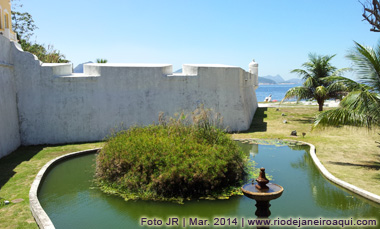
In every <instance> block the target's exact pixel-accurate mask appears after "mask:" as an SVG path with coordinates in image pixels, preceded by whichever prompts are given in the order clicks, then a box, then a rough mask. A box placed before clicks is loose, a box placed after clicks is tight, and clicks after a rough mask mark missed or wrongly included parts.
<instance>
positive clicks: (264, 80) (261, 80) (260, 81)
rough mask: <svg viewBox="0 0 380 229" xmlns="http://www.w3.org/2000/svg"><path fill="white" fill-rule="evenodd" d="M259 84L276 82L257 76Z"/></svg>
mask: <svg viewBox="0 0 380 229" xmlns="http://www.w3.org/2000/svg"><path fill="white" fill-rule="evenodd" d="M259 84H277V83H276V82H275V81H274V80H271V79H267V78H265V77H260V76H259Z"/></svg>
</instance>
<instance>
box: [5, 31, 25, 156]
mask: <svg viewBox="0 0 380 229" xmlns="http://www.w3.org/2000/svg"><path fill="white" fill-rule="evenodd" d="M11 46H12V43H11V42H10V41H9V39H7V38H5V37H3V36H0V158H1V157H3V156H5V155H7V154H9V153H11V152H12V151H13V150H15V149H17V147H19V146H20V143H21V141H20V134H19V124H18V114H17V105H16V103H17V95H16V84H15V79H14V77H13V71H14V65H13V62H12V58H11V53H10V52H11Z"/></svg>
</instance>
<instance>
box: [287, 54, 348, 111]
mask: <svg viewBox="0 0 380 229" xmlns="http://www.w3.org/2000/svg"><path fill="white" fill-rule="evenodd" d="M334 56H335V55H332V56H328V55H327V56H320V55H316V54H309V62H306V63H304V64H302V67H304V68H305V69H294V70H293V71H291V73H297V74H299V75H300V76H302V79H304V80H305V82H304V83H303V85H302V86H300V87H293V88H291V89H289V90H288V91H287V92H286V94H285V97H284V99H283V100H282V101H281V103H282V102H283V101H284V100H286V99H289V98H297V101H299V100H301V99H315V100H316V101H317V103H318V105H319V111H322V110H323V104H324V102H325V100H327V99H330V98H341V97H342V96H343V95H344V94H345V93H346V92H347V90H348V87H349V86H348V85H347V84H346V83H348V82H349V79H347V78H345V77H342V76H341V74H342V73H343V72H345V71H348V70H349V69H348V68H343V69H337V68H336V67H334V66H332V65H331V64H330V61H331V59H332V58H333V57H334Z"/></svg>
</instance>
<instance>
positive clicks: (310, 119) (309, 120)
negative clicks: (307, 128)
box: [292, 117, 315, 124]
mask: <svg viewBox="0 0 380 229" xmlns="http://www.w3.org/2000/svg"><path fill="white" fill-rule="evenodd" d="M292 121H293V122H300V123H303V124H311V123H314V121H315V118H313V117H302V119H292Z"/></svg>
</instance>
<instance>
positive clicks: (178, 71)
mask: <svg viewBox="0 0 380 229" xmlns="http://www.w3.org/2000/svg"><path fill="white" fill-rule="evenodd" d="M173 73H182V68H180V69H178V70H177V71H175V72H173Z"/></svg>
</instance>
